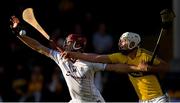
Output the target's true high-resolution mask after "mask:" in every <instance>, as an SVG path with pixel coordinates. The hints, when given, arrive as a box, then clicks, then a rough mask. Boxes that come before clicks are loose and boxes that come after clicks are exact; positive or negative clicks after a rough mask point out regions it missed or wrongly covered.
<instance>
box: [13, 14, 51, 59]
mask: <svg viewBox="0 0 180 103" xmlns="http://www.w3.org/2000/svg"><path fill="white" fill-rule="evenodd" d="M10 21H11V22H12V24H11V28H12V29H14V30H15V29H16V28H17V27H18V25H19V23H20V21H19V19H18V18H17V17H15V16H12V17H11V19H10ZM16 34H17V37H18V38H19V39H20V40H21V41H22V42H23V43H24V44H26V45H27V46H28V47H30V48H31V49H33V50H35V51H37V52H39V53H41V54H44V55H46V56H48V55H49V53H50V51H49V49H48V48H46V47H45V46H43V45H42V44H40V43H39V42H38V41H36V40H35V39H33V38H31V37H28V36H26V35H25V33H21V31H20V30H17V31H16Z"/></svg>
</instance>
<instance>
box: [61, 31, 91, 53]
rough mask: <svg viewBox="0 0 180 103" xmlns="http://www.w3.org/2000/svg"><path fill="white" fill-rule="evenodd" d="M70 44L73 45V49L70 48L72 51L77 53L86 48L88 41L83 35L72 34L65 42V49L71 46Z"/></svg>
mask: <svg viewBox="0 0 180 103" xmlns="http://www.w3.org/2000/svg"><path fill="white" fill-rule="evenodd" d="M68 42H71V43H73V44H72V47H70V48H71V50H72V51H77V50H80V49H84V47H85V46H86V43H87V40H86V38H85V37H83V36H82V35H79V34H70V35H68V37H67V38H66V40H65V42H64V47H65V46H69V44H68Z"/></svg>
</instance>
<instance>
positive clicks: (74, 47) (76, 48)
mask: <svg viewBox="0 0 180 103" xmlns="http://www.w3.org/2000/svg"><path fill="white" fill-rule="evenodd" d="M81 48H82V47H76V41H75V42H74V44H73V49H74V50H79V49H81Z"/></svg>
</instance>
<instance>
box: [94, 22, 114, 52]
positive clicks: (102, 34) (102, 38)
mask: <svg viewBox="0 0 180 103" xmlns="http://www.w3.org/2000/svg"><path fill="white" fill-rule="evenodd" d="M92 43H93V47H94V52H95V53H98V54H107V53H109V52H111V50H112V45H113V37H112V35H110V34H108V33H107V28H106V24H105V23H100V24H99V25H98V29H97V31H96V32H95V33H94V34H93V38H92Z"/></svg>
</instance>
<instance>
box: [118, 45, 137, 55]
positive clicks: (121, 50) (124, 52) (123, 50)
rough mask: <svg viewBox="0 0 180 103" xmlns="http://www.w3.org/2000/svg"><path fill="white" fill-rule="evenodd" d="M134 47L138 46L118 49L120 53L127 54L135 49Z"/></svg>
mask: <svg viewBox="0 0 180 103" xmlns="http://www.w3.org/2000/svg"><path fill="white" fill-rule="evenodd" d="M136 48H139V47H135V48H133V49H127V50H125V49H121V48H120V49H119V51H120V52H121V53H122V54H124V55H128V54H129V53H131V52H132V51H133V50H135V49H136Z"/></svg>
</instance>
